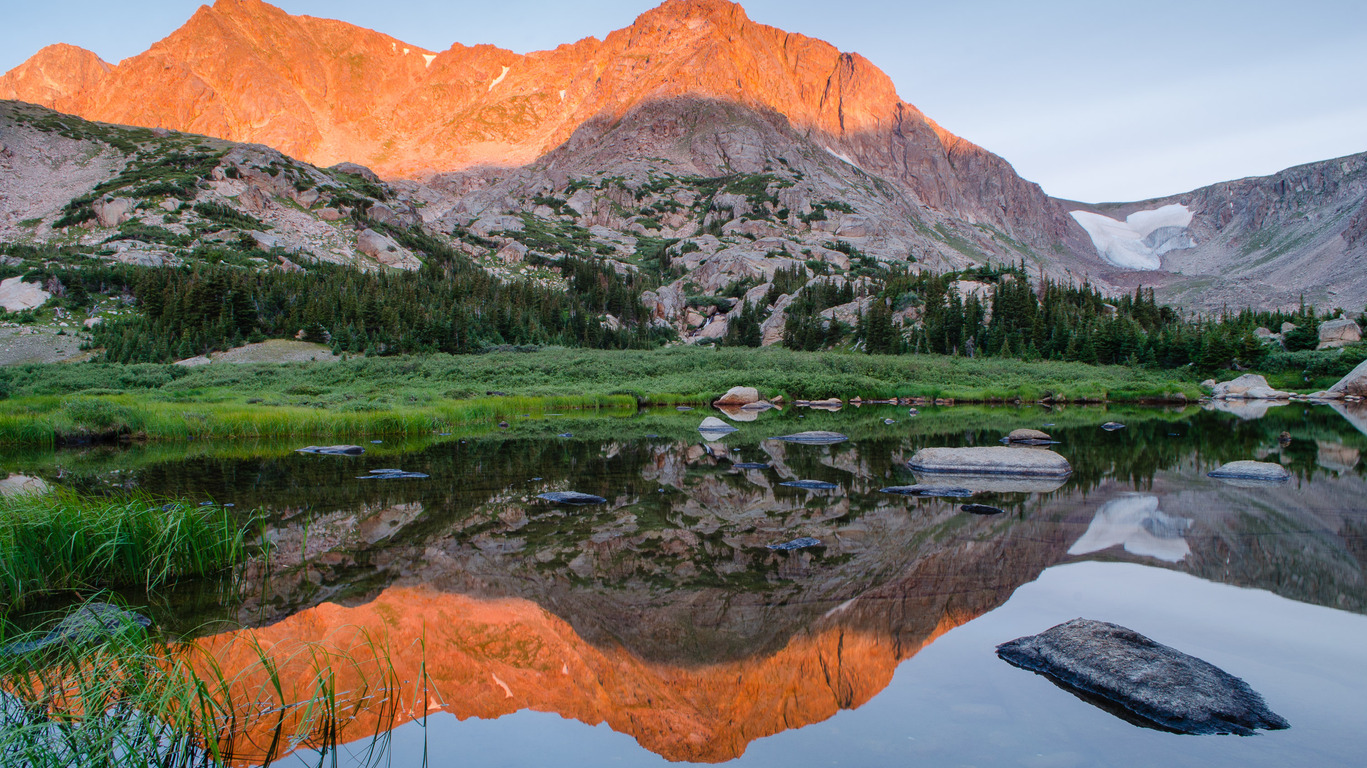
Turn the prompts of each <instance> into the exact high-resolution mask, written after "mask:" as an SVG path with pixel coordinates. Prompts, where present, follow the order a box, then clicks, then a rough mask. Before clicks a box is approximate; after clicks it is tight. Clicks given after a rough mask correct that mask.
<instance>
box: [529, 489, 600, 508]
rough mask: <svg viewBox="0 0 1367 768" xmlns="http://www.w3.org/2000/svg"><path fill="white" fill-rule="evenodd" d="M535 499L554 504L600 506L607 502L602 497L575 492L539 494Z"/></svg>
mask: <svg viewBox="0 0 1367 768" xmlns="http://www.w3.org/2000/svg"><path fill="white" fill-rule="evenodd" d="M537 498H538V499H545V500H546V501H553V502H555V503H556V504H579V505H582V504H602V503H604V502H606V501H607V499H605V498H603V497H602V496H594V495H592V494H588V493H578V492H576V491H553V492H551V493H542V494H539V495H538V496H537Z"/></svg>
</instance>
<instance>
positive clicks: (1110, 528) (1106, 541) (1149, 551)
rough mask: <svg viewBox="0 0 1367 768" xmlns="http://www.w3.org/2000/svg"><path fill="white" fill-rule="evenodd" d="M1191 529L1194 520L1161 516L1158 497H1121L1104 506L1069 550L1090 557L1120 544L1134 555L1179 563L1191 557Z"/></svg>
mask: <svg viewBox="0 0 1367 768" xmlns="http://www.w3.org/2000/svg"><path fill="white" fill-rule="evenodd" d="M1190 527H1191V520H1189V519H1187V518H1185V517H1171V516H1169V515H1165V514H1163V513H1162V512H1160V511H1159V510H1158V497H1157V496H1144V495H1138V494H1135V495H1126V496H1121V497H1119V498H1116V499H1111V500H1110V501H1108V502H1106V503H1105V504H1102V505H1101V509H1098V510H1097V511H1096V516H1095V517H1093V518H1092V524H1091V525H1089V526H1087V532H1086V533H1084V534H1082V538H1080V539H1078V540H1077V541H1076V542H1074V543H1073V546H1071V547H1069V548H1068V554H1070V555H1086V554H1089V553H1092V552H1100V551H1102V550H1103V549H1110V548H1111V547H1114V546H1116V545H1117V544H1119V545H1123V546H1124V547H1125V551H1126V552H1129V553H1131V554H1135V555H1141V556H1143V557H1152V558H1155V559H1158V560H1162V561H1163V562H1165V563H1177V562H1181V561H1182V559H1183V558H1185V557H1186V556H1187V555H1189V554H1191V548H1190V547H1189V546H1188V545H1187V540H1186V539H1184V538H1182V534H1183V533H1185V532H1186V530H1187V529H1188V528H1190Z"/></svg>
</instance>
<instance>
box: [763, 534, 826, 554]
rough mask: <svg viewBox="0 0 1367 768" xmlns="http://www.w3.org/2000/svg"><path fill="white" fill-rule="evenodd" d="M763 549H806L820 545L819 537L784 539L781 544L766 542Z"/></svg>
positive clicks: (786, 550)
mask: <svg viewBox="0 0 1367 768" xmlns="http://www.w3.org/2000/svg"><path fill="white" fill-rule="evenodd" d="M764 546H765V549H768V550H770V551H772V552H791V551H793V550H795V549H806V548H807V547H819V546H821V539H814V538H812V537H811V536H803V537H802V538H800V539H793V540H792V541H785V542H783V543H782V544H766V545H764Z"/></svg>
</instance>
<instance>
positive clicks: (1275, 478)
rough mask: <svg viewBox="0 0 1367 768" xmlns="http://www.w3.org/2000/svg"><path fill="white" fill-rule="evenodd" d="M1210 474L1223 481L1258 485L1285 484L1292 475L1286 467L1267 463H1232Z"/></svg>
mask: <svg viewBox="0 0 1367 768" xmlns="http://www.w3.org/2000/svg"><path fill="white" fill-rule="evenodd" d="M1208 474H1209V476H1210V477H1214V478H1219V479H1222V480H1243V481H1246V482H1248V481H1252V482H1256V483H1284V482H1286V481H1287V480H1290V479H1291V473H1290V472H1287V471H1286V467H1283V466H1282V465H1280V464H1273V463H1271V462H1267V461H1231V462H1229V463H1228V464H1224V465H1221V466H1220V467H1219V468H1218V469H1216V470H1214V471H1213V472H1210V473H1208Z"/></svg>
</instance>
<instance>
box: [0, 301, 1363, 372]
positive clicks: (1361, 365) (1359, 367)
mask: <svg viewBox="0 0 1367 768" xmlns="http://www.w3.org/2000/svg"><path fill="white" fill-rule="evenodd" d="M7 282H8V281H7ZM0 285H3V283H0ZM1329 392H1330V394H1335V395H1340V396H1344V395H1354V396H1356V397H1367V360H1364V361H1362V362H1361V363H1358V366H1357V367H1356V368H1354V369H1353V370H1351V371H1349V372H1348V375H1347V376H1344V377H1343V378H1341V379H1339V383H1337V384H1335V385H1334V386H1332V387H1330V388H1329Z"/></svg>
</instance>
